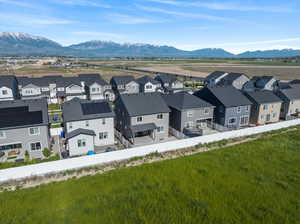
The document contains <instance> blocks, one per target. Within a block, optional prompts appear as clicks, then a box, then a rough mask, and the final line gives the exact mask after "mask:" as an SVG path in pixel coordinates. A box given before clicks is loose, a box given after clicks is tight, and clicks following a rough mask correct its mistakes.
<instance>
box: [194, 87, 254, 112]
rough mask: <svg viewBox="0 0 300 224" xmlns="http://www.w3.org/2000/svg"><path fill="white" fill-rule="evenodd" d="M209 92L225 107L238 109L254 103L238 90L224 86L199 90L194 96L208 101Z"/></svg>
mask: <svg viewBox="0 0 300 224" xmlns="http://www.w3.org/2000/svg"><path fill="white" fill-rule="evenodd" d="M208 92H210V93H211V94H212V95H214V96H215V97H216V98H217V99H218V101H219V102H220V103H221V104H223V105H224V106H225V107H238V106H245V105H251V104H252V102H251V101H250V100H249V99H248V98H247V97H246V96H245V95H244V94H243V93H242V92H241V91H239V90H238V89H236V88H234V87H232V86H222V87H214V88H210V87H205V88H204V89H202V90H199V91H198V92H196V93H195V94H194V95H196V96H198V97H200V98H201V97H202V96H203V98H204V99H206V100H207V98H209V96H207V94H208Z"/></svg>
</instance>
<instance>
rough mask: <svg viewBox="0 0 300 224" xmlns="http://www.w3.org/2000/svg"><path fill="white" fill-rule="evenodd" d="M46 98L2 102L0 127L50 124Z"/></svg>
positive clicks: (0, 106) (9, 127) (0, 105)
mask: <svg viewBox="0 0 300 224" xmlns="http://www.w3.org/2000/svg"><path fill="white" fill-rule="evenodd" d="M48 123H49V120H48V104H47V100H46V99H34V100H14V101H6V102H0V129H11V128H21V127H31V126H40V125H48Z"/></svg>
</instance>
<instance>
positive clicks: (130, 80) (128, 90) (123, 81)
mask: <svg viewBox="0 0 300 224" xmlns="http://www.w3.org/2000/svg"><path fill="white" fill-rule="evenodd" d="M110 84H111V86H112V89H113V91H114V92H115V94H135V93H139V91H140V87H139V84H138V83H137V82H136V80H135V79H134V77H133V76H131V75H124V76H113V77H112V78H111V80H110Z"/></svg>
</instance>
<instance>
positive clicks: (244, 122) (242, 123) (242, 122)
mask: <svg viewBox="0 0 300 224" xmlns="http://www.w3.org/2000/svg"><path fill="white" fill-rule="evenodd" d="M248 123H249V117H248V116H246V117H241V121H240V124H241V125H247V124H248Z"/></svg>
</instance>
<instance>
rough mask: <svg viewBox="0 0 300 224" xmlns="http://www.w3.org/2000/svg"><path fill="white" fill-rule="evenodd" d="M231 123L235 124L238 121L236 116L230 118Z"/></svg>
mask: <svg viewBox="0 0 300 224" xmlns="http://www.w3.org/2000/svg"><path fill="white" fill-rule="evenodd" d="M228 123H229V124H235V123H236V118H235V117H233V118H230V119H229V121H228Z"/></svg>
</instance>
